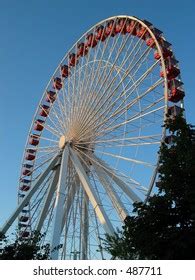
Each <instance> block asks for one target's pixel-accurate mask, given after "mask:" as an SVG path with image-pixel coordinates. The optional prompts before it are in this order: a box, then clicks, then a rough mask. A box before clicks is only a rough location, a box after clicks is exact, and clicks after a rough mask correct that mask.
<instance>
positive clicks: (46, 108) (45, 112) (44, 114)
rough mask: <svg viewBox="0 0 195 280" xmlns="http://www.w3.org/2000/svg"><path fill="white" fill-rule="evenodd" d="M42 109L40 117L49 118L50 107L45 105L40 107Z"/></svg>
mask: <svg viewBox="0 0 195 280" xmlns="http://www.w3.org/2000/svg"><path fill="white" fill-rule="evenodd" d="M40 108H41V110H40V112H39V115H40V116H42V117H47V116H48V114H49V109H50V107H49V106H47V105H45V104H43V105H41V106H40Z"/></svg>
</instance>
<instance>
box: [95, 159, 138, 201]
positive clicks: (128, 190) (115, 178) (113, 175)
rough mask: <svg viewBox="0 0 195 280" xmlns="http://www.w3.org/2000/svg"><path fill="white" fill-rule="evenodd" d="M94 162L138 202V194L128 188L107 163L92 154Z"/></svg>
mask: <svg viewBox="0 0 195 280" xmlns="http://www.w3.org/2000/svg"><path fill="white" fill-rule="evenodd" d="M94 158H95V160H96V162H98V163H99V166H102V167H103V170H104V171H105V172H106V173H107V175H108V176H109V177H110V178H111V179H112V180H113V181H114V182H115V183H116V185H117V186H119V187H120V188H121V189H122V190H123V191H124V192H125V193H126V195H127V196H128V197H129V198H130V199H131V200H133V202H140V201H141V199H140V198H139V197H138V195H137V194H136V193H135V192H134V191H133V190H132V188H130V187H129V186H128V185H127V184H126V183H125V182H124V181H123V180H121V179H120V178H119V177H118V176H117V175H116V174H115V173H114V172H113V171H111V170H110V168H109V167H108V165H107V164H106V163H105V162H103V161H102V160H100V159H99V158H98V157H96V156H94Z"/></svg>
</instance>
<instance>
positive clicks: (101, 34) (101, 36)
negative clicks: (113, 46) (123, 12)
mask: <svg viewBox="0 0 195 280" xmlns="http://www.w3.org/2000/svg"><path fill="white" fill-rule="evenodd" d="M95 38H96V40H97V41H102V42H104V41H105V40H106V38H107V36H106V34H105V29H104V26H103V25H100V26H98V27H97V28H96V36H95Z"/></svg>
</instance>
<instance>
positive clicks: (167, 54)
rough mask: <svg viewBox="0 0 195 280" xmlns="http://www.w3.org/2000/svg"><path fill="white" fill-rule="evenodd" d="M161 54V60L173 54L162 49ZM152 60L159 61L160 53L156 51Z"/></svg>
mask: <svg viewBox="0 0 195 280" xmlns="http://www.w3.org/2000/svg"><path fill="white" fill-rule="evenodd" d="M162 54H163V58H168V57H171V56H172V55H173V52H172V50H171V49H166V48H162ZM154 58H155V59H156V60H158V59H160V53H159V51H158V50H156V51H155V52H154Z"/></svg>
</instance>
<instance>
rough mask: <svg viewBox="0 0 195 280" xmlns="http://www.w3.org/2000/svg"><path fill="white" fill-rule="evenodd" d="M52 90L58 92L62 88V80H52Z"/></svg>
mask: <svg viewBox="0 0 195 280" xmlns="http://www.w3.org/2000/svg"><path fill="white" fill-rule="evenodd" d="M53 88H54V89H55V90H60V89H61V88H62V80H61V78H59V77H55V78H54V79H53Z"/></svg>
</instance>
